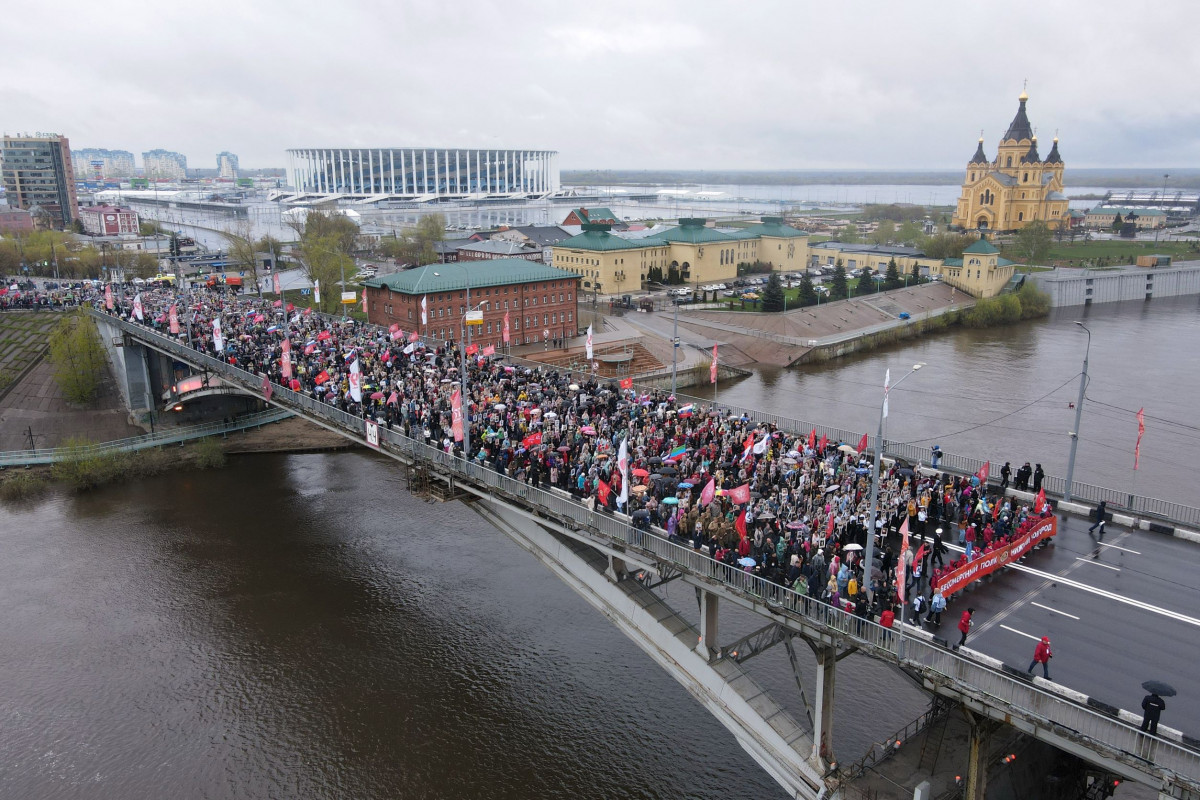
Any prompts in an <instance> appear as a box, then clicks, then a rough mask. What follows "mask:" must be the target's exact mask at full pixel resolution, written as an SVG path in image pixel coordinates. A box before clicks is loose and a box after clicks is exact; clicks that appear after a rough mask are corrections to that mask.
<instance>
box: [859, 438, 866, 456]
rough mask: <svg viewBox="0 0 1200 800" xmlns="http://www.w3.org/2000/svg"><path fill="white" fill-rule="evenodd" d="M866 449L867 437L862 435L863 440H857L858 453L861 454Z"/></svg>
mask: <svg viewBox="0 0 1200 800" xmlns="http://www.w3.org/2000/svg"><path fill="white" fill-rule="evenodd" d="M866 449H867V435H866V434H865V433H864V434H863V438H861V439H859V440H858V452H860V453H861V452H863V451H864V450H866Z"/></svg>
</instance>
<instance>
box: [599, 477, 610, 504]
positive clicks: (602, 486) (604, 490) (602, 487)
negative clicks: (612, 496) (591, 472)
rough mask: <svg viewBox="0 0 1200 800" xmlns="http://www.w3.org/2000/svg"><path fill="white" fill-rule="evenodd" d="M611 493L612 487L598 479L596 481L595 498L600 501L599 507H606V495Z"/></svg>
mask: <svg viewBox="0 0 1200 800" xmlns="http://www.w3.org/2000/svg"><path fill="white" fill-rule="evenodd" d="M611 491H612V487H611V486H609V485H608V484H607V483H605V482H604V481H603V480H601V479H600V478H597V479H596V497H597V498H598V499H599V500H600V505H602V506H606V505H608V495H609V492H611Z"/></svg>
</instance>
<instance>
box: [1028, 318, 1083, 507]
mask: <svg viewBox="0 0 1200 800" xmlns="http://www.w3.org/2000/svg"><path fill="white" fill-rule="evenodd" d="M1075 324H1076V325H1078V326H1079V327H1081V328H1083V332H1084V333H1086V334H1087V336H1088V340H1087V348H1086V349H1085V350H1084V351H1083V372H1082V373H1081V374H1080V376H1079V399H1078V400H1076V401H1075V429H1074V430H1073V431H1070V436H1071V454H1070V456H1068V458H1067V485H1066V486H1065V487H1064V488H1063V502H1064V503H1069V502H1071V488H1072V486H1073V481H1074V478H1075V451H1076V450H1077V449H1079V423H1080V421H1081V420H1082V418H1083V394H1084V392H1085V391H1086V390H1087V379H1088V376H1087V369H1088V356H1089V355H1091V352H1092V332H1091V331H1090V330H1088V327H1087V325H1084V324H1083V323H1082V322H1079V321H1078V320H1076V321H1075ZM1034 511H1035V512H1036V511H1037V509H1036V508H1035V509H1034Z"/></svg>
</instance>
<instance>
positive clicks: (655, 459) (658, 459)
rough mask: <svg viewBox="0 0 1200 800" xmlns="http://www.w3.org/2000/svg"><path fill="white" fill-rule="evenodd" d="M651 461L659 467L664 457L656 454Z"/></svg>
mask: <svg viewBox="0 0 1200 800" xmlns="http://www.w3.org/2000/svg"><path fill="white" fill-rule="evenodd" d="M650 463H651V464H653V465H654V466H656V467H657V466H658V465H659V464H661V463H662V459H661V458H659V457H658V456H654V457H652V458H651V459H650Z"/></svg>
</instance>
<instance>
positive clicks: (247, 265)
mask: <svg viewBox="0 0 1200 800" xmlns="http://www.w3.org/2000/svg"><path fill="white" fill-rule="evenodd" d="M250 232H251V227H250V223H249V222H240V223H238V224H237V226H235V227H233V228H228V229H226V230H225V231H223V232H222V233H221V235H222V236H224V237H225V250H226V252H227V253H228V254H229V261H230V262H232V263H233V265H234V267H235V268H236V269H238V270H240V271H242V272H245V273H246V275H248V276H249V277H250V280H251V281H253V282H254V291H255V292H257V293H259V294H262V289H261V288H260V287H259V283H258V265H259V260H258V255H257V254H258V242H256V241H255V240H254V239H252V238H251V235H250Z"/></svg>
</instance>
